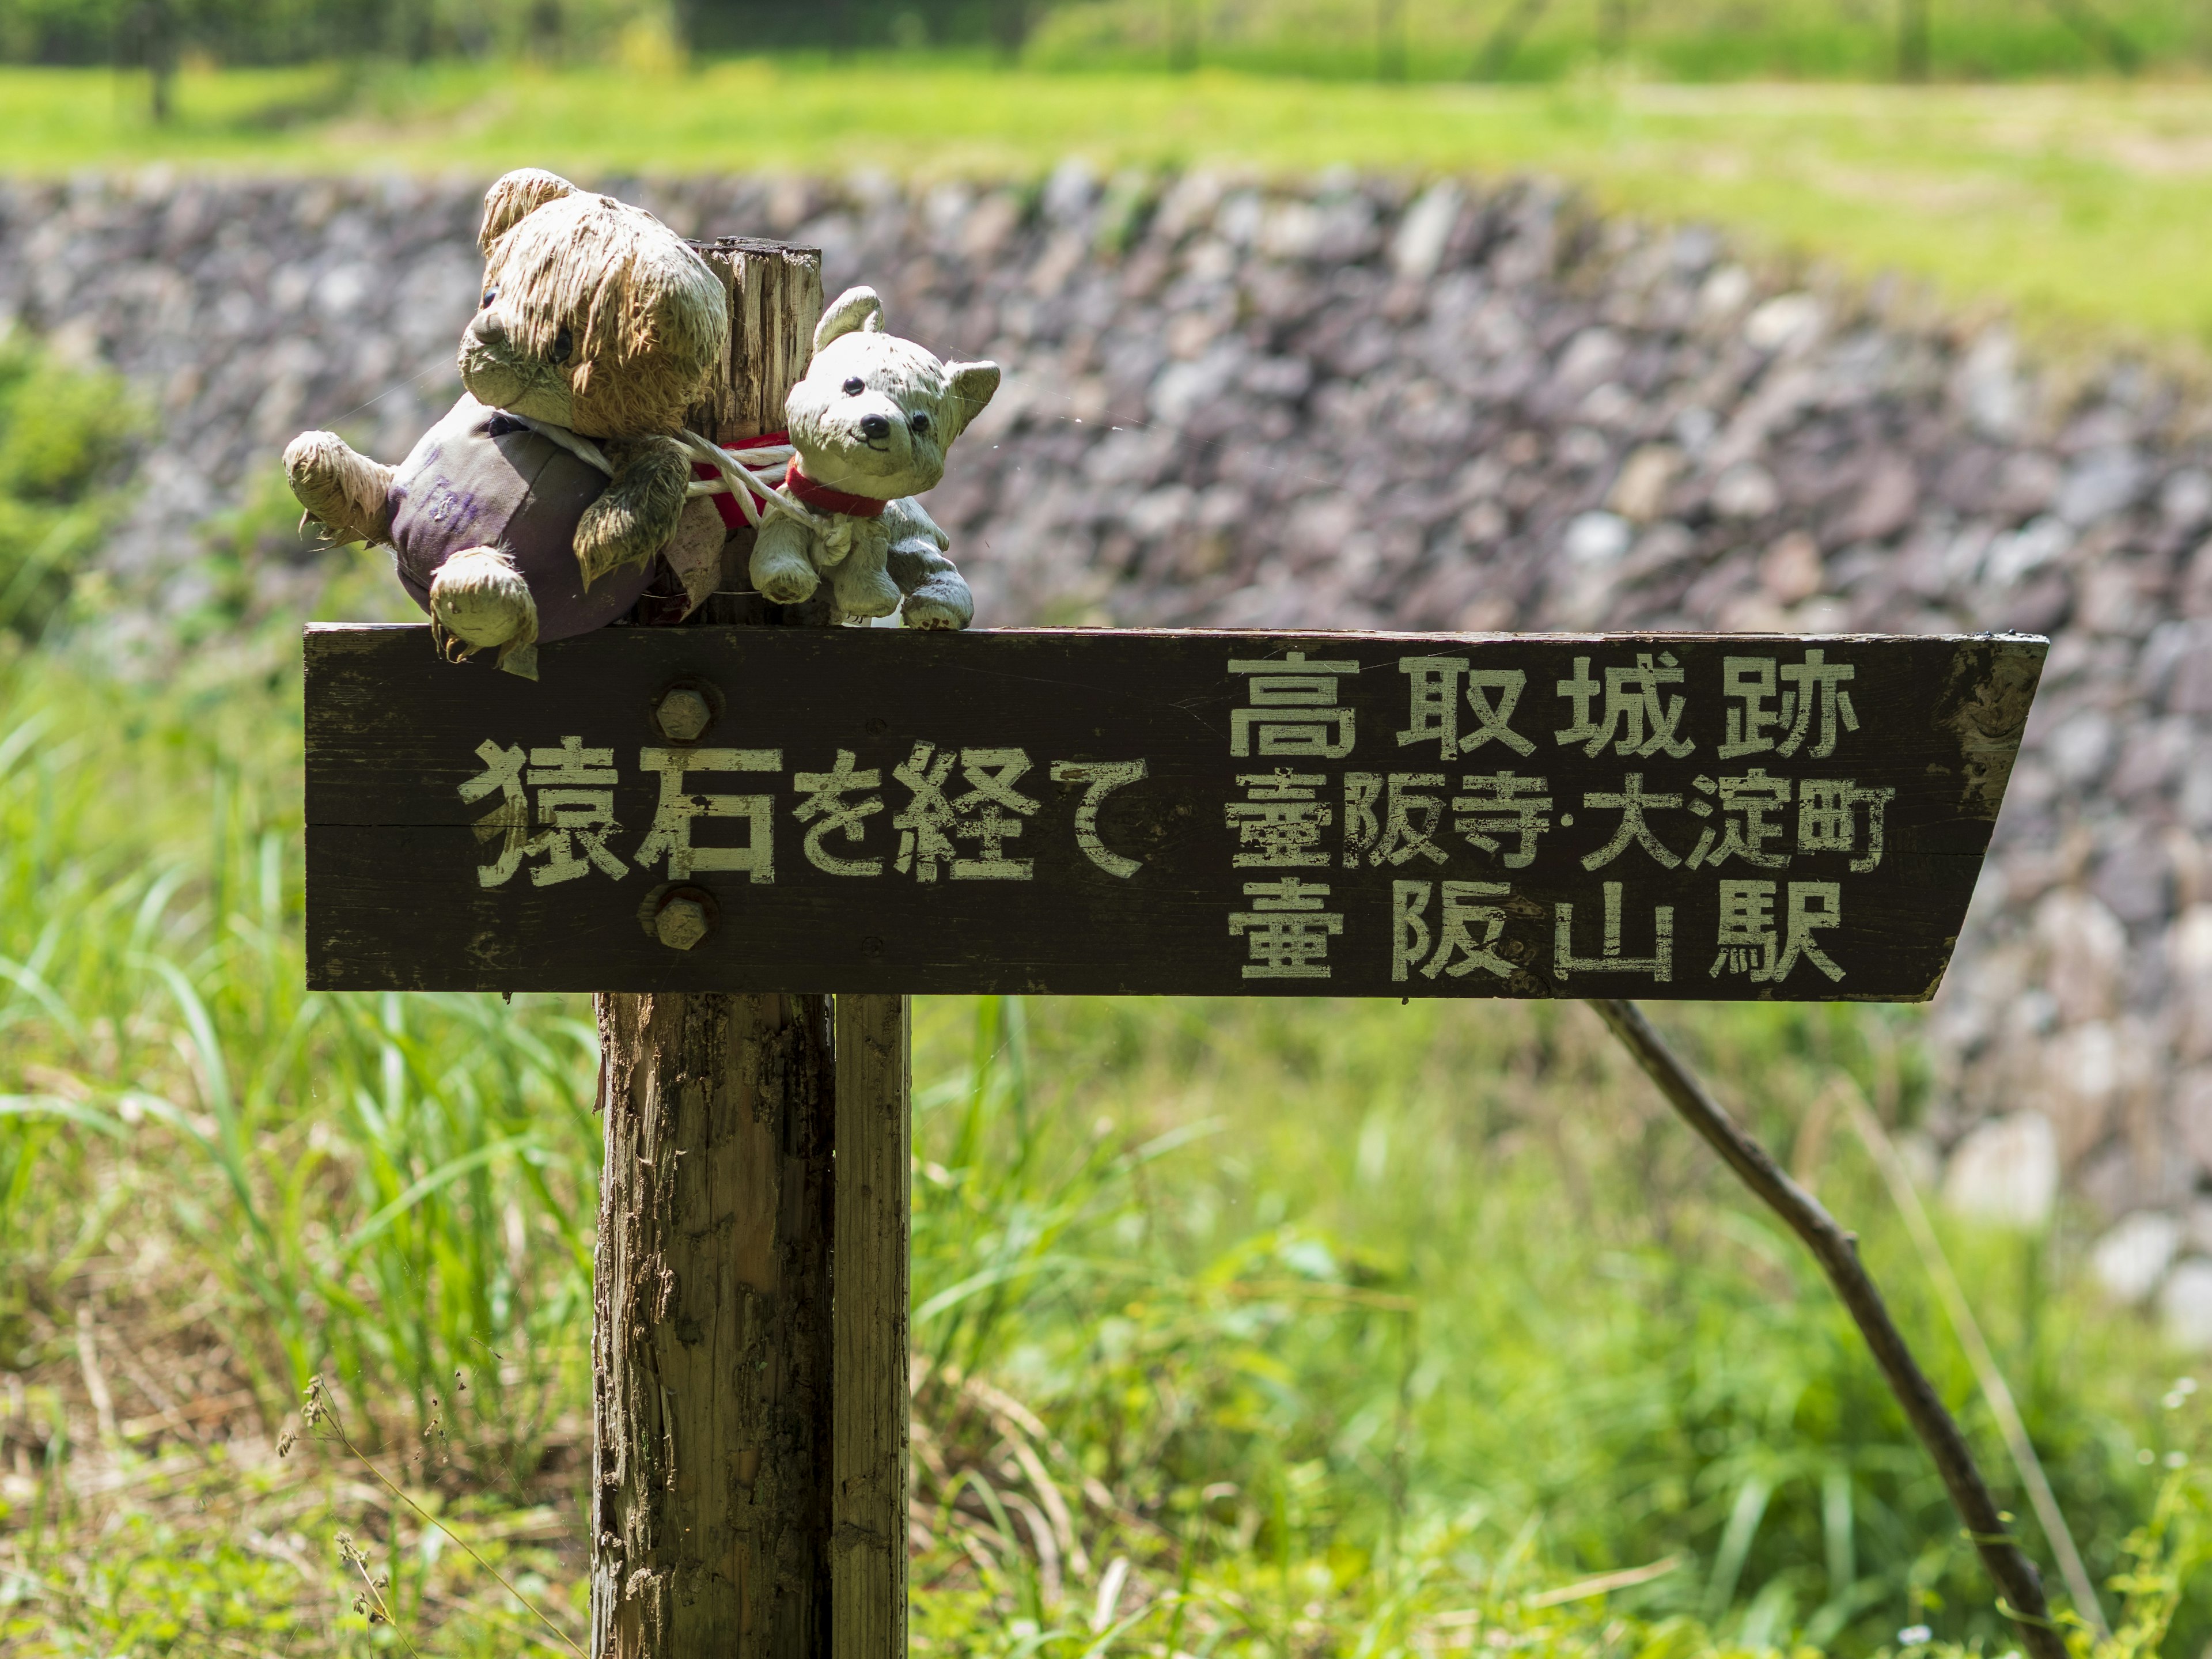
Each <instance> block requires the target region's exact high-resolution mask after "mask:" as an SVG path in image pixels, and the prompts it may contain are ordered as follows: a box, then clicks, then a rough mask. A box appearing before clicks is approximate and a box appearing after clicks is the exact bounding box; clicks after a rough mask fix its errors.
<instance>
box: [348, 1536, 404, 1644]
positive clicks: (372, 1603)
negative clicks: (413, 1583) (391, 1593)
mask: <svg viewBox="0 0 2212 1659" xmlns="http://www.w3.org/2000/svg"><path fill="white" fill-rule="evenodd" d="M338 1555H339V1557H340V1559H343V1561H344V1562H345V1564H346V1565H348V1566H349V1567H351V1568H352V1569H353V1570H354V1571H356V1572H357V1573H359V1574H360V1575H361V1582H362V1586H363V1587H364V1588H365V1589H366V1590H367V1592H368V1601H366V1602H365V1603H364V1602H363V1601H362V1599H361V1598H360V1597H358V1596H356V1598H355V1599H354V1606H355V1607H356V1608H357V1609H359V1610H360V1611H362V1612H364V1613H366V1612H368V1611H370V1609H371V1608H374V1616H373V1617H372V1618H371V1619H370V1620H369V1623H370V1624H372V1625H374V1624H377V1623H379V1622H381V1623H384V1624H386V1625H389V1626H392V1634H393V1635H394V1636H397V1637H398V1638H399V1644H400V1646H402V1647H404V1648H405V1649H406V1650H407V1651H408V1654H409V1656H410V1659H422V1656H421V1655H420V1654H418V1653H416V1651H415V1644H414V1643H413V1642H411V1641H410V1640H409V1639H408V1637H407V1632H405V1631H404V1630H402V1629H400V1627H399V1621H398V1620H397V1619H394V1618H393V1617H392V1603H391V1602H389V1601H386V1600H385V1599H384V1586H383V1585H381V1584H380V1583H377V1582H376V1580H375V1579H374V1578H372V1577H369V1576H368V1557H367V1556H366V1555H364V1554H362V1550H361V1546H360V1545H358V1544H356V1543H355V1542H354V1541H353V1534H351V1533H349V1532H342V1533H340V1534H338Z"/></svg>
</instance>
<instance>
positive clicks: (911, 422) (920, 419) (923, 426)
mask: <svg viewBox="0 0 2212 1659" xmlns="http://www.w3.org/2000/svg"><path fill="white" fill-rule="evenodd" d="M906 423H907V424H908V426H910V427H912V428H914V429H915V431H916V432H927V431H928V430H929V413H928V411H927V410H915V412H914V413H913V414H911V415H909V416H907V417H906Z"/></svg>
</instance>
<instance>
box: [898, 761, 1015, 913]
mask: <svg viewBox="0 0 2212 1659" xmlns="http://www.w3.org/2000/svg"><path fill="white" fill-rule="evenodd" d="M956 760H957V763H958V764H959V766H960V775H961V779H962V781H963V782H965V783H966V784H967V785H968V787H967V789H966V790H965V791H963V793H960V794H958V795H953V796H947V795H946V794H945V782H946V781H947V780H948V779H949V778H950V777H951V775H952V768H953V765H954V763H955V761H956ZM1029 769H1030V757H1029V755H1028V753H1027V751H1026V750H1020V749H963V750H959V751H958V752H957V755H956V754H955V752H954V751H953V750H950V749H948V750H945V751H944V752H943V753H942V754H939V753H938V752H937V746H936V744H931V743H920V742H917V743H916V744H915V745H914V749H913V750H912V751H911V752H910V753H909V754H908V756H907V757H906V758H905V759H904V760H902V761H901V762H900V763H898V764H897V765H896V766H894V767H893V768H891V776H892V777H894V778H896V779H897V780H898V781H899V782H901V783H902V784H904V785H905V786H906V787H907V788H908V791H909V792H910V793H911V794H912V797H913V799H911V800H909V801H908V804H907V805H906V806H905V807H904V808H902V810H901V811H898V812H897V813H896V814H894V815H893V816H892V818H891V826H892V828H894V829H896V830H897V831H898V832H899V850H898V858H897V860H896V862H895V863H894V865H893V866H892V867H893V868H894V869H896V871H898V872H899V873H900V874H901V875H904V874H906V873H907V872H908V871H912V872H913V873H914V877H915V880H917V881H935V880H936V879H937V875H938V866H939V865H940V864H942V865H945V866H946V867H947V873H948V874H949V875H950V876H951V878H952V879H953V880H955V881H1028V880H1030V878H1032V876H1033V875H1034V874H1035V866H1036V861H1035V860H1031V859H1014V858H1008V857H1007V856H1006V842H1008V841H1009V840H1011V839H1012V837H1014V836H1018V835H1020V834H1021V833H1022V820H1023V819H1024V818H1025V817H1028V816H1029V815H1030V813H1032V812H1034V811H1036V810H1037V805H1038V804H1037V802H1036V801H1035V800H1032V799H1030V797H1029V796H1027V795H1024V794H1023V793H1021V792H1020V791H1019V790H1018V789H1016V788H1015V787H1014V784H1015V783H1016V782H1017V781H1018V780H1019V779H1020V778H1021V776H1022V775H1023V774H1024V773H1025V772H1027V771H1028V770H1029ZM1009 813H1011V814H1012V815H1013V816H1012V817H1009V816H1007V815H1008V814H1009ZM956 837H957V838H958V839H959V840H961V841H972V842H976V843H977V846H976V848H975V853H976V856H975V857H973V858H966V857H962V856H961V855H960V854H959V849H958V848H956V847H955V846H954V845H953V842H954V839H955V838H956Z"/></svg>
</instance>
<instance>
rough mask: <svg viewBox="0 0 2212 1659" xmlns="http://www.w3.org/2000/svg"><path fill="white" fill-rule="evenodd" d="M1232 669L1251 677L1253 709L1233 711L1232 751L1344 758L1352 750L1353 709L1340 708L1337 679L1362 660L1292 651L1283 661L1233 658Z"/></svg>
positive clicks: (1353, 670)
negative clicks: (1310, 657) (1322, 657)
mask: <svg viewBox="0 0 2212 1659" xmlns="http://www.w3.org/2000/svg"><path fill="white" fill-rule="evenodd" d="M1229 671H1230V672H1231V673H1232V674H1244V675H1249V676H1250V678H1249V680H1248V681H1247V682H1246V686H1247V691H1248V695H1249V696H1250V698H1251V704H1250V707H1249V708H1237V709H1232V710H1231V713H1230V715H1229V752H1230V753H1231V755H1234V756H1236V757H1239V758H1240V759H1241V758H1242V757H1244V756H1247V755H1251V754H1255V753H1257V754H1261V755H1296V756H1303V757H1309V758H1313V759H1327V760H1341V759H1342V758H1343V757H1345V756H1346V755H1348V754H1350V753H1351V752H1352V737H1353V726H1352V710H1351V709H1349V708H1339V707H1338V706H1337V690H1336V682H1337V680H1338V679H1339V678H1340V677H1341V676H1343V675H1346V674H1357V673H1358V671H1359V665H1358V663H1356V662H1352V661H1349V660H1314V661H1309V660H1307V658H1306V653H1304V652H1303V651H1292V652H1291V653H1288V654H1287V655H1285V657H1283V659H1281V660H1280V661H1277V660H1276V659H1273V658H1271V657H1261V658H1232V659H1231V661H1230V664H1229ZM1255 734H1256V735H1257V738H1258V740H1259V741H1258V747H1257V748H1256V750H1255V748H1254V746H1253V739H1254V737H1255Z"/></svg>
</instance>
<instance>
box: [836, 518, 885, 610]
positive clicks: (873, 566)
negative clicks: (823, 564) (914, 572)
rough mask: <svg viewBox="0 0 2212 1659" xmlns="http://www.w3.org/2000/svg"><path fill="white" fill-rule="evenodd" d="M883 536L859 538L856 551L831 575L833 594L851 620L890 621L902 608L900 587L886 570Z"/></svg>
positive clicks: (855, 540) (855, 539) (854, 544)
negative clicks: (878, 618) (900, 607)
mask: <svg viewBox="0 0 2212 1659" xmlns="http://www.w3.org/2000/svg"><path fill="white" fill-rule="evenodd" d="M888 552H889V549H887V548H886V547H885V546H884V541H883V538H881V537H879V536H855V537H854V538H853V550H852V551H851V552H850V553H848V554H847V555H846V556H845V559H844V561H843V562H842V563H841V564H839V565H837V566H836V568H834V569H832V570H831V571H830V573H829V592H830V594H831V596H832V597H833V598H834V599H836V602H837V608H838V609H839V610H840V611H843V612H844V613H845V614H846V615H847V616H848V617H888V616H890V614H891V612H892V611H896V610H897V609H898V606H899V590H898V585H897V584H896V582H894V581H892V580H891V579H890V575H889V574H887V573H886V572H885V570H884V557H885V555H886V554H887V553H888Z"/></svg>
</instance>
